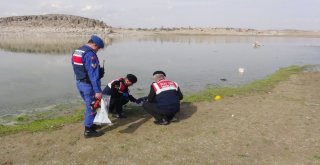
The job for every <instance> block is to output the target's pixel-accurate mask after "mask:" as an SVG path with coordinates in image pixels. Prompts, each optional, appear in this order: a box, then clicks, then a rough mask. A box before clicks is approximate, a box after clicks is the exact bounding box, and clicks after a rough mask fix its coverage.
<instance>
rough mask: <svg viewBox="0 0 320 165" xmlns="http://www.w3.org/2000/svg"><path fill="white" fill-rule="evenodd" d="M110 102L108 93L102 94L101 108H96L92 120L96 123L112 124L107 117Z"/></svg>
mask: <svg viewBox="0 0 320 165" xmlns="http://www.w3.org/2000/svg"><path fill="white" fill-rule="evenodd" d="M109 104H110V95H103V96H102V99H101V108H99V109H97V114H96V117H95V118H94V120H93V123H94V124H97V125H106V124H108V125H112V122H111V121H110V119H109V117H108V109H109Z"/></svg>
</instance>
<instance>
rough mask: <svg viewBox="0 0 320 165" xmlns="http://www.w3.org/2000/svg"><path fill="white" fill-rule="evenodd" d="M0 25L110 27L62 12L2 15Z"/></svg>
mask: <svg viewBox="0 0 320 165" xmlns="http://www.w3.org/2000/svg"><path fill="white" fill-rule="evenodd" d="M0 27H4V28H9V27H15V28H35V29H38V28H49V29H96V30H99V29H101V30H104V29H107V28H111V26H108V25H107V24H106V23H104V22H103V21H100V20H96V19H90V18H85V17H80V16H74V15H64V14H47V15H28V16H12V17H2V18H0Z"/></svg>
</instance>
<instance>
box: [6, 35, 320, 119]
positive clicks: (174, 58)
mask: <svg viewBox="0 0 320 165" xmlns="http://www.w3.org/2000/svg"><path fill="white" fill-rule="evenodd" d="M255 41H258V42H259V43H261V44H262V45H263V46H261V47H258V48H254V47H253V45H252V44H253V43H254V42H255ZM0 42H1V41H0ZM79 46H80V45H79ZM98 55H99V58H100V61H101V63H102V60H105V61H106V62H105V68H106V75H105V77H104V78H103V79H102V84H104V85H106V84H107V83H108V82H109V81H110V80H113V79H115V78H119V77H123V76H125V75H126V74H127V73H132V74H135V75H136V76H137V77H138V83H137V84H135V85H134V86H132V87H131V91H132V93H133V95H134V96H144V95H146V94H147V93H148V90H149V87H150V84H151V82H152V73H153V72H154V71H155V70H163V71H165V72H166V74H167V78H168V79H172V80H174V81H176V82H178V84H179V85H180V87H181V90H182V91H183V93H184V94H190V93H193V92H197V91H200V90H202V89H204V88H205V87H208V86H238V85H241V84H244V83H248V82H251V81H253V80H257V79H262V78H264V77H265V76H266V75H269V74H272V73H273V72H275V71H276V70H278V69H279V68H281V67H286V66H291V65H299V66H301V65H307V64H320V38H303V37H248V36H175V37H172V36H162V37H144V38H130V39H128V38H123V39H117V40H113V41H112V44H111V45H110V46H108V47H107V48H106V49H104V50H102V51H101V52H99V53H98ZM0 57H1V60H0V76H1V79H0V116H2V117H3V116H6V115H16V114H21V113H28V112H34V111H41V110H46V109H48V107H50V106H52V105H56V104H77V103H79V102H80V97H79V94H78V91H77V89H76V86H75V80H74V75H73V72H72V68H71V64H70V54H68V53H67V54H60V55H57V54H39V53H37V54H33V53H23V52H21V53H14V52H8V51H4V50H0ZM239 68H244V73H239V71H238V69H239ZM221 78H224V79H226V80H227V81H221V80H220V79H221Z"/></svg>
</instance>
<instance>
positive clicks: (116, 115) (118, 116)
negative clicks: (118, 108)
mask: <svg viewBox="0 0 320 165" xmlns="http://www.w3.org/2000/svg"><path fill="white" fill-rule="evenodd" d="M112 117H114V118H118V119H119V118H122V119H124V118H127V116H125V115H123V114H120V115H119V114H113V115H112Z"/></svg>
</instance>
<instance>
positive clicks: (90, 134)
mask: <svg viewBox="0 0 320 165" xmlns="http://www.w3.org/2000/svg"><path fill="white" fill-rule="evenodd" d="M101 135H103V133H101V132H97V131H96V130H95V129H94V128H93V127H90V128H89V127H85V130H84V137H86V138H89V137H99V136H101Z"/></svg>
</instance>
